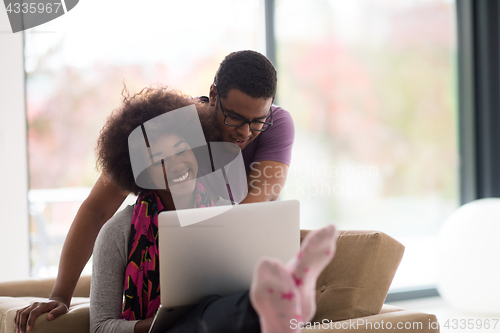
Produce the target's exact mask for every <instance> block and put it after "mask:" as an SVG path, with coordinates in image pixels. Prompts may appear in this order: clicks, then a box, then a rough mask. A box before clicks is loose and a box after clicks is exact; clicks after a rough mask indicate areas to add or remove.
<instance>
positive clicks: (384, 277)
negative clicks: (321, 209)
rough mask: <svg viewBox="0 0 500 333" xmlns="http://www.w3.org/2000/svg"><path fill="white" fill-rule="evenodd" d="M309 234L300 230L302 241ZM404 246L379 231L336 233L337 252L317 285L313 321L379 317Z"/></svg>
mask: <svg viewBox="0 0 500 333" xmlns="http://www.w3.org/2000/svg"><path fill="white" fill-rule="evenodd" d="M307 232H308V230H301V240H302V239H303V238H304V237H305V235H306V234H307ZM403 252H404V246H403V245H402V244H401V243H399V242H398V241H396V240H395V239H394V238H392V237H390V236H388V235H386V234H384V233H383V232H379V231H339V238H338V241H337V252H336V254H335V257H334V258H333V260H332V262H331V263H330V264H329V265H328V266H327V267H326V269H325V270H324V271H323V272H322V273H321V275H320V276H319V278H318V281H317V284H316V301H317V312H316V315H315V317H314V319H313V321H319V322H321V321H322V320H323V319H328V320H333V321H338V320H346V319H351V318H359V317H364V316H369V315H375V314H378V313H380V310H381V309H382V305H383V304H384V300H385V297H386V295H387V292H388V291H389V287H390V285H391V282H392V279H393V277H394V274H395V273H396V270H397V268H398V266H399V263H400V262H401V259H402V257H403Z"/></svg>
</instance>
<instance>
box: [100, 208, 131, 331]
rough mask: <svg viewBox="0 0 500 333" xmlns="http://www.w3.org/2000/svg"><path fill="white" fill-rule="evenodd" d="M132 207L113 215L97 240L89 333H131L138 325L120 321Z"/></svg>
mask: <svg viewBox="0 0 500 333" xmlns="http://www.w3.org/2000/svg"><path fill="white" fill-rule="evenodd" d="M132 212H133V207H131V206H128V207H127V208H125V209H124V210H122V211H120V212H119V213H118V214H116V215H115V216H114V217H113V218H112V219H111V220H110V221H109V222H107V223H106V225H105V226H104V227H103V228H102V230H101V232H100V233H99V236H98V237H97V240H96V243H95V248H94V258H93V260H92V264H93V267H92V284H91V290H90V332H91V333H104V332H106V333H114V332H120V333H132V332H134V327H135V326H136V323H137V321H127V320H123V319H120V314H121V312H122V306H123V286H124V281H125V268H126V266H127V256H128V238H129V236H130V221H131V218H132Z"/></svg>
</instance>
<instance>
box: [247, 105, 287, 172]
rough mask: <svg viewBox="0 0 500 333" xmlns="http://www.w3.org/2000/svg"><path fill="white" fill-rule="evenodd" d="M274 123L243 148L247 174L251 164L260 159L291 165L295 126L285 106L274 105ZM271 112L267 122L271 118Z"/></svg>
mask: <svg viewBox="0 0 500 333" xmlns="http://www.w3.org/2000/svg"><path fill="white" fill-rule="evenodd" d="M271 109H272V111H273V125H272V126H271V127H269V129H268V130H267V131H265V132H262V133H260V134H259V135H258V136H257V137H256V138H255V139H254V140H253V141H252V142H250V143H249V144H248V146H246V147H245V149H243V150H242V155H243V161H244V162H245V169H246V172H247V175H248V174H249V171H250V164H252V163H253V162H260V161H275V162H281V163H285V164H286V165H290V160H291V158H292V146H293V140H294V138H295V127H294V125H293V120H292V116H290V113H288V111H286V110H284V109H283V108H281V107H279V106H276V105H273V106H272V107H271ZM270 116H271V114H269V115H268V116H267V118H266V122H269V121H270V119H271V117H270Z"/></svg>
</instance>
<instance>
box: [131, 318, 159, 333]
mask: <svg viewBox="0 0 500 333" xmlns="http://www.w3.org/2000/svg"><path fill="white" fill-rule="evenodd" d="M153 320H154V317H151V318H148V319H144V320H139V321H138V322H137V323H136V324H135V326H134V333H147V332H149V328H150V327H151V324H152V323H153Z"/></svg>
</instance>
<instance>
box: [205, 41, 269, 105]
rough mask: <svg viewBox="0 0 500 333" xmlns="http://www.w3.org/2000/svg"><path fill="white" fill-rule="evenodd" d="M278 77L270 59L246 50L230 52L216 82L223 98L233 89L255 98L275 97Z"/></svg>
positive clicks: (222, 63)
mask: <svg viewBox="0 0 500 333" xmlns="http://www.w3.org/2000/svg"><path fill="white" fill-rule="evenodd" d="M277 81H278V78H277V74H276V69H275V68H274V66H273V64H272V63H271V61H269V59H267V58H266V57H265V56H264V55H262V54H260V53H259V52H255V51H250V50H245V51H237V52H233V53H230V54H228V55H227V56H226V57H225V58H224V60H223V61H222V62H221V64H220V66H219V69H218V70H217V73H216V74H215V79H214V83H215V85H216V86H217V90H218V91H219V96H220V97H221V98H226V97H227V94H228V93H229V91H230V90H231V89H238V90H239V91H241V92H242V93H245V94H247V95H248V96H250V97H254V98H261V97H263V98H273V99H274V96H275V95H276V84H277Z"/></svg>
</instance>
